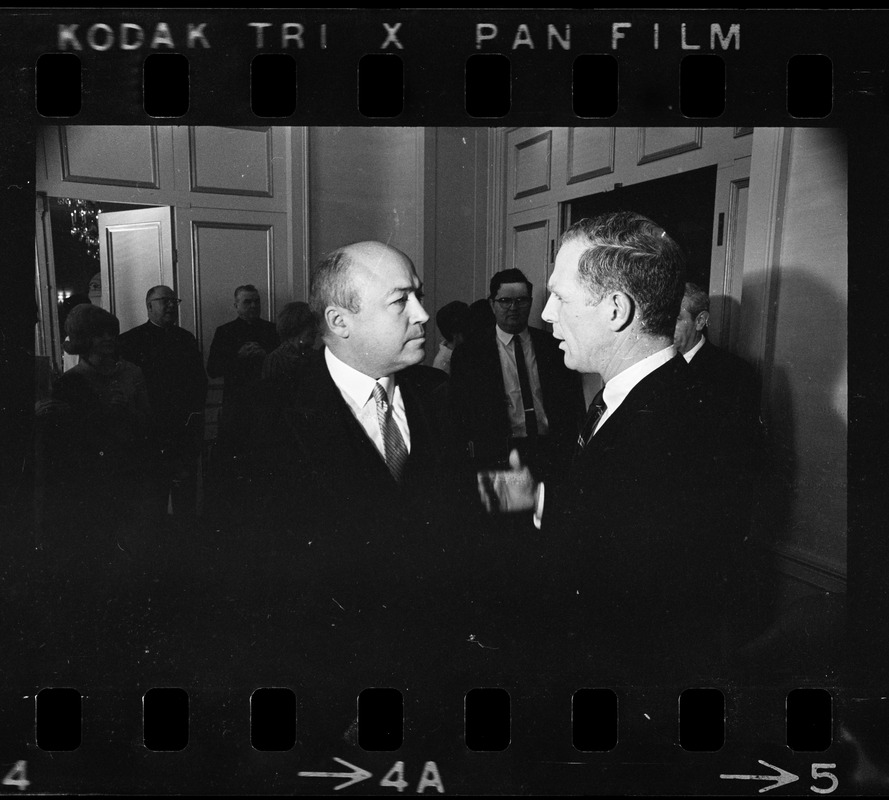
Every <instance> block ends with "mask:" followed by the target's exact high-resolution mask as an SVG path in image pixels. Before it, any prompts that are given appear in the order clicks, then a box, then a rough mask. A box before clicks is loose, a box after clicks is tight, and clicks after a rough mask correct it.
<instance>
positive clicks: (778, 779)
mask: <svg viewBox="0 0 889 800" xmlns="http://www.w3.org/2000/svg"><path fill="white" fill-rule="evenodd" d="M758 761H759V763H760V764H762V765H763V766H764V767H768V768H769V769H774V770H776V771H777V773H778V774H777V775H720V776H719V777H720V778H728V779H735V780H742V781H774V783H773V784H771V785H770V786H763V787H762V789H760V790H759V792H760V794H762V793H763V792H767V791H769V789H777V788H778V787H779V786H784V784H787V783H793V782H794V781H798V780H799V775H794V774H793V773H792V772H788V771H787V770H786V769H781V767H776V766H775V765H774V764H769V762H768V761H763V760H762V759H761V758H760V759H758Z"/></svg>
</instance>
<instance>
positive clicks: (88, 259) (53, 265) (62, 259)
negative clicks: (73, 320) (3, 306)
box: [37, 196, 173, 370]
mask: <svg viewBox="0 0 889 800" xmlns="http://www.w3.org/2000/svg"><path fill="white" fill-rule="evenodd" d="M152 216H161V217H163V216H165V217H166V223H165V228H166V233H165V235H163V236H158V235H155V236H153V237H151V236H149V237H148V238H149V239H151V240H152V241H157V242H158V243H159V244H158V246H156V247H154V248H148V249H149V250H158V249H159V250H163V251H164V252H165V253H167V254H168V255H166V256H165V261H166V262H169V268H168V269H167V270H166V271H164V274H162V277H163V278H164V279H170V280H172V278H173V276H172V258H173V255H172V254H173V243H172V237H171V233H170V231H171V224H170V221H169V220H170V209H169V207H167V206H155V205H136V204H125V203H107V202H103V201H85V200H82V199H80V198H71V197H64V198H62V197H46V196H43V198H42V201H41V199H40V197H38V231H41V235H38V242H37V244H38V247H37V269H38V278H39V285H41V286H42V287H44V291H41V292H40V293H39V303H40V318H41V332H40V338H39V348H38V349H39V351H40V355H42V356H44V357H48V358H49V359H50V360H51V362H52V363H53V365H54V369H56V370H64V369H65V367H66V366H71V365H72V364H73V363H76V359H73V360H69V359H68V357H67V356H66V355H65V354H64V351H63V350H62V341H63V340H64V338H65V331H64V326H65V317H66V316H67V313H68V311H69V310H70V309H71V308H72V307H73V306H74V305H75V304H77V303H78V302H90V303H92V304H93V305H99V306H102V307H103V308H105V309H106V310H109V311H111V312H112V313H113V314H115V315H116V316H117V317H118V319H120V323H121V330H122V331H124V330H127V329H128V328H130V327H133V326H134V325H135V324H138V323H139V322H142V321H144V320H143V319H142V317H143V316H144V294H145V291H146V289H147V287H148V286H151V285H154V284H156V283H160V282H162V281H161V280H160V279H154V280H152V276H150V275H149V276H143V275H142V274H141V273H142V272H144V271H145V270H144V269H143V268H142V267H140V266H139V265H140V264H148V263H149V262H151V265H153V264H154V263H155V262H156V261H157V259H147V260H146V258H145V256H146V255H150V253H148V252H147V250H146V248H145V247H141V248H133V247H132V246H129V245H130V243H131V242H132V241H134V240H135V241H137V242H139V239H140V237H139V235H138V234H133V233H132V231H134V230H135V229H136V228H137V227H138V226H139V224H140V223H139V220H140V219H141V218H142V217H152ZM114 222H116V223H117V224H116V225H112V224H109V223H114ZM124 223H126V224H124ZM143 228H144V226H143ZM142 238H143V239H144V238H145V237H144V236H143V237H142ZM130 256H134V257H135V258H129V257H130ZM115 259H116V261H117V267H118V269H117V271H116V274H113V272H114V271H113V270H112V269H110V268H109V265H111V264H112V262H113V261H114V260H115ZM128 262H129V263H128ZM154 271H157V270H149V272H154ZM158 274H159V275H161V272H160V271H158ZM146 280H148V281H149V282H148V283H146V282H145V281H146ZM131 290H132V291H131ZM66 360H68V361H70V363H68V364H66V363H65V362H66Z"/></svg>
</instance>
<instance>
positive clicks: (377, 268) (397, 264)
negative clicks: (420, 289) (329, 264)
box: [356, 250, 420, 292]
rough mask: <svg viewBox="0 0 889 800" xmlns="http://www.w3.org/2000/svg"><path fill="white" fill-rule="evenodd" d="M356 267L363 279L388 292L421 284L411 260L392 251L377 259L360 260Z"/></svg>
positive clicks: (382, 254) (380, 255)
mask: <svg viewBox="0 0 889 800" xmlns="http://www.w3.org/2000/svg"><path fill="white" fill-rule="evenodd" d="M356 266H357V267H358V269H359V275H360V276H361V277H363V278H364V279H365V280H369V281H372V282H373V283H375V284H377V285H378V286H380V287H382V288H384V290H385V291H386V292H392V291H395V290H397V289H407V288H416V287H417V286H419V284H420V278H419V277H418V276H417V272H416V270H415V269H414V265H413V264H412V263H411V262H410V260H409V259H408V258H407V257H406V256H402V255H401V254H399V253H396V252H394V251H391V250H390V251H388V252H383V253H380V254H379V257H376V258H365V259H359V260H357V261H356Z"/></svg>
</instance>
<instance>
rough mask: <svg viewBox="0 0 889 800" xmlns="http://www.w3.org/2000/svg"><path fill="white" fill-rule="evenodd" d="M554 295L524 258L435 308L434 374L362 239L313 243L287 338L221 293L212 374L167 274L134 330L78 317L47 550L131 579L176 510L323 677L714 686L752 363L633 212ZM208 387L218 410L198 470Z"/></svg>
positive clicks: (663, 235)
mask: <svg viewBox="0 0 889 800" xmlns="http://www.w3.org/2000/svg"><path fill="white" fill-rule="evenodd" d="M546 288H547V290H548V295H549V296H548V300H547V302H546V305H545V308H544V310H543V315H542V316H543V320H544V321H545V322H547V323H549V324H551V325H552V333H551V334H550V333H548V332H546V331H543V330H540V329H537V328H534V327H531V326H529V324H528V323H529V318H530V313H531V307H532V303H533V292H534V287H533V285H532V283H531V282H530V281H529V280H528V278H527V277H526V276H525V275H524V274H523V273H522V272H521V271H520V270H517V269H507V270H504V271H502V272H499V273H497V274H495V275H494V276H493V277H492V279H491V282H490V292H489V296H488V297H487V298H485V299H484V300H480V301H477V302H476V303H473V304H472V305H468V304H466V303H463V302H460V301H455V302H452V303H448V304H447V305H444V306H443V307H442V308H441V309H440V310H439V312H438V314H437V316H436V322H437V324H438V328H439V330H440V332H441V335H442V342H441V345H440V347H439V349H438V351H437V353H436V356H435V361H434V366H432V367H428V366H425V365H423V364H422V362H423V361H424V360H425V357H426V337H427V336H428V335H429V331H428V327H429V326H428V322H429V315H428V313H427V311H426V310H425V309H424V307H423V303H422V297H423V292H422V283H421V281H420V278H419V277H418V275H417V272H416V270H415V269H414V265H413V264H412V262H411V261H410V259H409V258H408V257H407V256H406V255H405V254H404V253H402V252H400V251H399V250H397V249H395V248H393V247H391V246H388V245H385V244H382V243H379V242H360V243H355V244H351V245H347V246H345V247H342V248H340V249H338V250H336V251H334V252H332V253H330V254H329V255H327V256H326V257H325V258H324V259H323V260H322V262H321V263H320V264H318V265H317V266H316V268H315V269H314V270H313V273H312V280H311V294H310V298H309V303H308V304H306V303H289V304H288V305H287V306H285V307H284V308H283V309H282V311H281V313H280V314H279V315H278V319H277V325H274V324H272V323H271V322H268V321H266V320H263V319H262V316H261V298H260V295H259V292H258V291H257V290H256V288H255V287H254V286H252V285H249V284H248V285H243V286H239V287H237V289H236V290H235V293H234V309H235V313H236V315H237V316H236V319H235V320H233V321H232V322H230V323H227V324H225V325H222V326H221V327H219V328H218V329H217V331H216V334H215V336H214V338H213V342H212V345H211V347H210V351H209V358H208V361H207V365H206V370H205V368H204V364H203V361H202V358H201V355H200V352H199V349H198V345H197V342H196V340H195V338H194V337H193V336H192V335H191V334H190V333H188V332H187V331H185V330H184V329H182V328H180V327H179V326H178V324H177V323H178V304H179V302H180V301H179V299H178V298H177V297H176V295H175V293H174V291H173V290H172V289H171V288H170V287H167V286H155V287H152V288H150V289H149V290H148V292H147V294H146V313H147V321H146V322H145V323H144V324H143V325H140V326H138V327H136V328H133V329H132V330H130V331H126V332H124V333H123V334H120V331H119V324H118V321H117V319H116V318H115V317H114V316H113V315H112V314H110V313H108V312H107V311H104V310H103V309H102V308H99V307H97V306H94V305H91V304H89V303H81V304H79V305H75V306H74V307H73V308H70V309H66V314H67V316H66V319H65V323H64V327H65V333H66V336H67V338H66V340H65V345H64V346H65V350H66V352H67V353H70V354H72V355H76V356H79V361H78V363H77V364H76V365H75V366H73V367H72V368H71V369H69V370H67V371H66V372H64V373H63V374H62V375H60V376H59V377H58V379H57V381H56V382H55V385H54V387H53V392H52V396H51V398H50V399H49V400H47V401H44V402H42V403H41V404H40V405H39V407H38V415H37V421H38V425H37V441H38V459H37V461H38V484H39V487H40V489H41V498H42V501H43V502H42V503H41V508H42V509H43V510H42V520H41V528H40V529H41V536H42V537H43V539H44V543H45V545H46V547H47V548H48V550H50V551H53V552H57V553H60V554H62V561H63V568H65V569H87V568H89V565H88V563H87V562H89V561H92V564H93V566H94V567H95V566H101V568H102V570H107V571H110V572H112V573H113V572H115V570H119V571H122V574H126V570H127V569H128V568H130V567H131V565H132V564H133V563H134V562H135V563H140V562H145V559H148V558H149V555H147V554H149V552H150V551H152V550H153V549H154V550H156V549H157V548H158V547H159V546H160V543H159V542H158V541H157V532H158V531H159V530H161V529H162V528H163V525H164V524H165V522H164V520H166V521H167V522H169V520H170V519H174V520H182V521H183V522H184V523H185V525H184V526H183V527H182V528H181V529H180V531H192V532H195V531H200V530H204V531H205V532H211V531H212V535H213V536H214V537H217V538H218V539H219V541H225V542H228V545H227V548H226V547H223V548H222V549H221V550H220V551H219V552H220V553H221V554H222V555H220V556H219V559H220V561H224V562H225V563H224V564H221V565H220V564H217V565H216V567H218V569H219V570H220V574H221V575H223V576H224V577H223V578H222V579H221V584H220V589H219V591H220V592H221V593H223V594H227V595H229V596H230V595H231V594H232V593H236V592H241V594H239V595H238V596H239V597H241V598H242V599H243V602H244V603H247V604H250V605H251V607H255V609H256V611H257V614H258V615H259V616H261V618H262V619H263V620H264V622H263V624H264V625H267V626H268V630H270V631H271V630H275V631H276V632H277V633H276V634H274V636H275V637H276V641H277V642H278V643H279V645H280V637H282V636H283V637H286V638H287V640H288V642H289V645H288V648H287V650H286V653H285V654H284V655H282V656H281V657H283V658H286V659H287V660H288V662H290V663H293V664H296V665H299V669H304V670H307V671H308V672H307V674H310V675H313V676H325V679H326V678H329V679H330V680H336V679H339V678H340V677H342V675H343V674H344V673H349V671H350V670H351V671H354V673H355V674H359V673H360V674H361V675H362V676H365V677H366V676H367V675H368V674H370V675H371V676H373V674H374V671H377V672H378V673H379V674H381V675H389V676H390V677H391V676H392V675H398V674H400V673H399V670H406V669H408V670H412V671H413V672H414V673H416V674H421V675H425V676H428V677H429V679H430V680H440V679H441V675H442V669H444V671H445V672H450V673H452V674H461V673H460V670H465V671H467V672H468V673H471V674H472V675H473V676H475V677H478V676H479V674H484V673H485V672H486V670H489V671H490V675H491V679H492V680H497V679H501V680H503V679H505V678H504V676H508V675H522V676H527V675H529V674H530V675H536V676H541V679H543V678H542V676H550V675H553V674H559V675H563V676H567V677H570V678H571V679H577V680H584V679H589V677H590V676H602V677H603V678H604V677H607V676H609V675H613V676H617V677H624V678H626V677H627V676H631V677H632V678H633V679H635V680H655V679H661V678H663V677H664V676H665V675H674V674H675V675H679V674H683V675H684V674H688V675H695V674H712V671H713V670H714V669H717V670H718V668H719V666H718V665H720V664H724V663H726V662H727V661H728V660H730V658H731V651H732V647H733V646H734V645H736V644H737V643H736V642H733V641H732V630H733V622H734V619H735V618H736V617H737V616H739V615H741V614H743V610H744V608H745V597H744V591H743V588H742V587H741V585H740V582H739V581H738V580H737V578H738V576H739V575H740V574H741V573H743V558H744V537H745V535H746V533H747V530H748V528H749V522H750V514H751V508H752V503H751V497H753V496H755V481H756V479H757V476H756V473H757V464H758V463H759V458H758V453H757V448H758V447H759V438H758V437H759V433H758V431H759V413H758V408H757V390H756V381H755V376H754V372H753V370H752V369H751V368H750V367H749V366H748V365H747V364H745V363H744V362H743V361H741V360H740V359H738V358H737V357H735V356H732V355H731V354H729V353H727V352H726V351H725V350H722V349H720V348H717V347H716V346H715V345H713V344H712V343H711V342H710V341H709V340H708V339H707V337H706V335H705V333H706V328H707V324H708V321H709V309H708V297H707V293H706V291H704V290H703V289H702V288H701V287H698V286H696V285H694V284H691V283H687V282H686V277H685V266H684V259H683V255H682V253H681V251H680V249H679V247H678V246H677V245H676V243H675V242H674V241H673V240H672V239H671V238H670V236H669V234H668V233H667V232H665V231H664V230H663V229H661V228H660V227H659V226H658V225H657V224H656V223H654V222H652V221H651V220H649V219H646V218H645V217H641V216H639V215H636V214H632V213H623V212H622V213H615V214H610V215H605V216H602V217H598V218H596V219H585V220H581V221H580V222H577V223H575V224H574V225H572V226H571V227H570V228H569V229H568V230H567V231H566V232H565V234H564V235H563V237H562V240H561V247H560V249H559V250H558V254H557V257H556V261H555V268H554V271H553V273H552V275H551V277H550V279H549V282H548V285H547V287H546ZM586 374H589V375H594V376H598V380H600V382H601V384H602V388H601V390H600V391H599V392H598V393H597V394H596V395H595V396H594V397H593V398H591V402H586V401H585V398H584V390H583V383H582V380H581V376H583V375H586ZM208 375H209V376H210V377H211V378H219V377H221V378H223V380H224V395H223V401H222V411H221V420H220V426H219V440H218V443H217V447H216V450H215V452H214V459H215V462H216V463H215V466H214V469H213V470H211V471H208V472H207V473H206V474H204V475H201V474H200V471H199V465H200V458H199V457H200V454H201V451H202V445H203V442H204V420H203V411H204V405H205V399H206V394H207V385H208V383H207V376H208ZM202 480H203V481H204V485H203V496H204V498H205V499H204V506H205V509H206V510H207V511H208V513H207V514H205V515H204V516H205V517H209V518H211V519H212V522H211V523H210V524H209V525H207V524H205V523H204V522H202V520H201V519H196V518H195V512H196V509H197V507H198V505H197V504H198V496H199V484H200V482H201V481H202ZM214 482H215V483H214ZM202 525H204V527H203V528H202V527H201V526H202ZM194 535H196V534H194ZM207 535H210V534H209V533H208V534H207ZM145 563H147V562H145ZM211 567H212V565H208V564H207V563H205V562H203V561H202V562H201V563H200V564H196V565H195V568H196V569H201V568H206V569H210V568H211ZM276 615H278V617H280V620H285V619H286V622H283V621H279V623H278V625H279V627H277V628H275V625H276V622H275V620H276ZM269 635H272V634H269ZM458 653H459V654H460V655H459V657H458V656H457V655H456V654H458ZM443 665H448V666H444V667H443ZM349 674H351V673H349ZM347 711H348V709H346V710H344V712H343V713H344V714H345V715H346V716H348V714H347ZM334 716H335V715H334ZM344 719H345V717H344ZM347 722H348V720H346V722H345V723H344V724H347ZM331 724H333V723H331Z"/></svg>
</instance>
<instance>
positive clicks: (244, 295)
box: [237, 292, 259, 300]
mask: <svg viewBox="0 0 889 800" xmlns="http://www.w3.org/2000/svg"><path fill="white" fill-rule="evenodd" d="M237 299H238V300H259V292H238V298H237Z"/></svg>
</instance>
